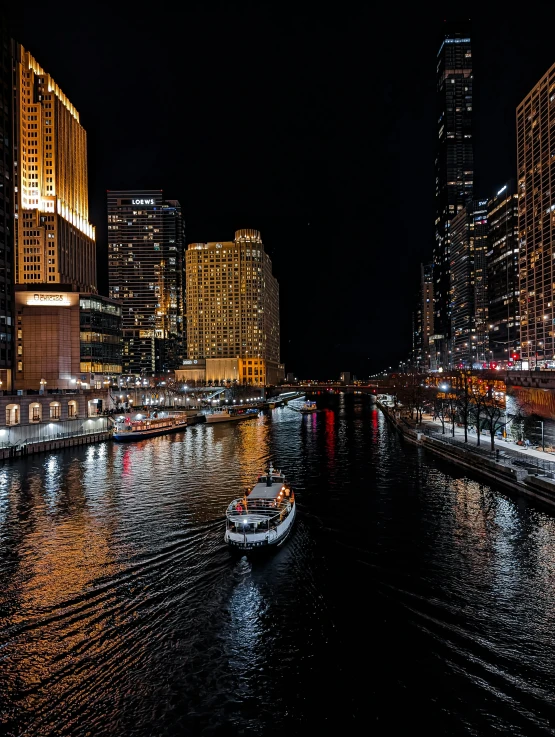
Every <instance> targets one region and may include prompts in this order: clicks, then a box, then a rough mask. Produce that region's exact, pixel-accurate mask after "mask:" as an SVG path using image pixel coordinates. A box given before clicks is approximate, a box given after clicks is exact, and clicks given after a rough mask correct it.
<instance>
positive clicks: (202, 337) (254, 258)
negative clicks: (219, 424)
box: [185, 230, 283, 386]
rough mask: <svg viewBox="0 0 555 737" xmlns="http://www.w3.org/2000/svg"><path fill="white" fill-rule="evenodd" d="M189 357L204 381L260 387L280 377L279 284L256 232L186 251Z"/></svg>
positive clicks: (189, 248) (188, 360)
mask: <svg viewBox="0 0 555 737" xmlns="http://www.w3.org/2000/svg"><path fill="white" fill-rule="evenodd" d="M185 274H186V286H187V288H186V295H187V361H186V365H189V366H191V370H194V367H195V366H198V365H199V362H202V365H203V366H205V376H204V378H205V380H206V381H207V382H214V383H218V384H222V383H226V382H236V383H239V384H251V385H258V386H264V385H267V384H276V383H278V381H279V380H280V379H282V378H283V366H282V365H280V363H279V286H278V283H277V280H276V278H275V277H274V276H273V275H272V262H271V260H270V257H269V256H268V254H267V253H266V252H265V250H264V245H263V243H262V240H261V238H260V233H259V232H258V231H257V230H238V231H237V232H236V233H235V240H234V241H221V242H214V243H190V244H189V246H188V247H187V251H186V266H185Z"/></svg>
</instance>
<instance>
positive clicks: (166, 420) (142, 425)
mask: <svg viewBox="0 0 555 737" xmlns="http://www.w3.org/2000/svg"><path fill="white" fill-rule="evenodd" d="M186 427H187V416H186V415H185V414H176V415H167V416H166V417H144V418H142V419H140V420H132V419H131V418H130V417H121V418H119V419H117V420H116V424H115V427H114V432H113V434H112V438H113V439H114V440H115V441H116V442H119V443H126V442H133V441H137V440H144V439H145V438H152V437H155V436H156V435H167V434H168V433H172V432H181V431H183V430H185V428H186Z"/></svg>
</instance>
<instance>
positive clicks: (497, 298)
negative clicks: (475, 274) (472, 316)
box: [487, 181, 520, 362]
mask: <svg viewBox="0 0 555 737" xmlns="http://www.w3.org/2000/svg"><path fill="white" fill-rule="evenodd" d="M487 268H488V325H489V342H490V357H491V359H492V360H494V361H496V362H506V361H511V360H512V357H513V356H514V355H515V354H516V355H520V354H519V351H518V346H519V345H520V304H519V284H518V278H519V277H518V195H517V193H516V187H515V183H514V181H510V182H508V183H507V184H505V185H503V187H501V189H499V190H498V192H497V194H496V195H495V196H494V197H491V198H490V200H489V202H488V254H487Z"/></svg>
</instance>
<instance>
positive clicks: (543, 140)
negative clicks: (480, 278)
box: [516, 64, 555, 366]
mask: <svg viewBox="0 0 555 737" xmlns="http://www.w3.org/2000/svg"><path fill="white" fill-rule="evenodd" d="M516 118H517V164H518V184H517V186H518V238H519V250H520V339H521V355H522V358H523V360H524V361H530V365H534V366H535V365H536V364H537V365H543V364H545V363H549V364H551V362H552V361H554V360H555V358H554V357H555V337H554V334H555V246H554V243H555V195H554V193H553V181H554V179H555V156H554V153H555V64H553V65H552V66H551V68H550V69H548V70H547V72H546V73H545V74H544V75H543V77H542V78H541V79H540V80H539V81H538V82H537V84H536V85H534V87H533V88H532V90H530V92H529V93H528V94H527V95H526V97H525V98H524V100H523V101H522V102H521V103H520V104H519V105H518V107H517V111H516Z"/></svg>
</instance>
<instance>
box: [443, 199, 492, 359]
mask: <svg viewBox="0 0 555 737" xmlns="http://www.w3.org/2000/svg"><path fill="white" fill-rule="evenodd" d="M450 231H451V232H450V236H451V261H450V270H451V302H452V310H451V333H452V340H453V350H454V359H453V363H454V365H455V366H459V365H462V366H467V367H472V366H473V365H474V364H476V363H480V364H483V363H484V362H486V361H487V360H488V358H489V348H488V330H487V275H486V253H487V200H475V201H470V202H469V203H468V205H467V207H466V208H464V209H463V210H460V211H459V213H458V214H457V215H456V216H455V217H454V218H453V220H452V221H451V227H450Z"/></svg>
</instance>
